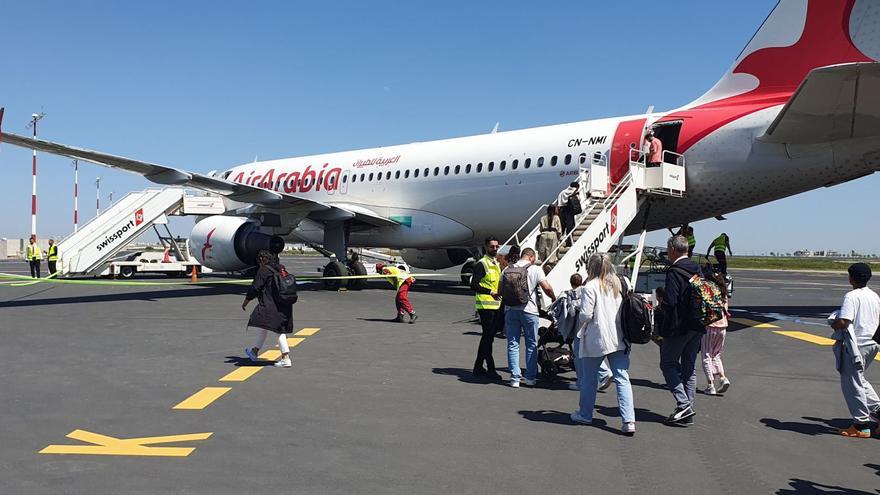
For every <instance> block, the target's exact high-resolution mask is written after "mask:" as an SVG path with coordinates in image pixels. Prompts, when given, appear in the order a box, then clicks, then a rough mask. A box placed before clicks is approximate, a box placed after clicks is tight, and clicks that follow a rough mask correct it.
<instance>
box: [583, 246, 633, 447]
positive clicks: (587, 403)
mask: <svg viewBox="0 0 880 495" xmlns="http://www.w3.org/2000/svg"><path fill="white" fill-rule="evenodd" d="M579 292H580V293H581V297H580V299H581V327H580V329H579V330H578V334H577V335H578V338H579V343H578V359H577V367H578V368H579V369H581V370H583V371H582V378H581V391H580V401H579V408H578V410H577V411H575V412H573V413H571V420H572V421H574V422H575V423H582V424H590V423H592V421H593V408H595V406H596V389H597V387H598V376H599V368H600V367H601V366H602V362H603V361H604V360H605V359H607V360H608V364H609V365H610V368H611V373H612V375H613V377H614V378H613V380H614V385H615V388H616V390H617V407H618V409H619V411H620V417H621V420H622V425H621V431H623V432H624V433H625V434H627V435H634V434H635V432H636V417H635V409H634V406H633V396H632V386H631V385H630V382H629V372H628V370H629V350H628V349H627V345H626V342H625V341H624V339H623V330H622V328H621V326H620V305H621V304H622V303H623V297H622V295H621V284H620V279H619V278H618V277H617V274H616V273H615V270H614V265H613V264H612V263H611V259H610V258H609V257H608V255H607V254H599V253H593V254H592V255H590V258H589V259H588V260H587V283H586V284H584V286H583V287H582V288H581V289H579Z"/></svg>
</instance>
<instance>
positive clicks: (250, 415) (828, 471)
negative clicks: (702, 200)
mask: <svg viewBox="0 0 880 495" xmlns="http://www.w3.org/2000/svg"><path fill="white" fill-rule="evenodd" d="M318 262H320V260H315V259H298V260H289V261H288V264H289V265H290V266H295V267H296V270H297V271H298V272H300V273H302V272H306V271H309V272H310V271H312V270H313V269H314V267H315V265H316V264H317V263H318ZM24 269H25V266H24V265H23V264H9V263H3V264H0V272H14V271H19V272H21V271H24ZM452 278H454V277H452ZM735 278H736V285H737V290H736V293H735V295H734V299H733V309H734V310H735V314H736V316H737V317H738V319H739V321H740V323H736V324H734V325H732V327H731V330H733V331H732V332H730V333H729V335H728V344H727V348H726V350H725V354H724V363H725V367H726V369H727V373H728V375H729V376H730V378H731V380H732V382H733V386H732V387H731V389H730V390H729V391H728V393H727V394H725V395H724V396H717V397H711V396H706V395H704V394H702V393H700V394H698V397H697V401H696V409H697V412H698V415H697V417H696V422H695V424H694V425H693V426H691V427H688V428H681V427H669V426H665V425H664V424H663V423H662V420H663V418H664V417H665V416H666V415H668V414H669V413H670V412H671V410H672V408H673V406H674V403H673V400H672V398H671V396H670V394H669V392H667V391H666V390H665V388H664V386H663V385H662V376H661V374H660V372H659V370H658V369H657V362H658V359H659V358H658V353H657V349H656V347H655V346H654V345H653V344H648V345H643V346H637V347H636V348H634V350H633V355H632V367H631V370H630V374H631V377H632V381H633V389H634V398H635V405H636V417H637V424H638V432H637V434H636V436H635V437H632V438H630V437H625V436H622V435H620V434H619V433H618V429H619V426H620V424H619V418H618V416H617V410H616V400H615V396H614V393H613V387H612V389H609V391H608V392H605V393H601V394H600V395H599V400H598V404H597V408H596V415H595V417H596V419H597V421H596V426H580V425H573V424H571V423H570V421H569V419H568V414H569V413H570V412H571V411H573V410H574V409H575V408H576V405H577V393H576V392H573V391H569V390H567V387H566V385H567V381H568V380H572V379H573V374H567V375H563V378H564V380H563V381H560V382H555V383H541V382H539V386H538V387H537V388H527V387H523V388H520V389H512V388H510V387H508V386H506V385H505V384H503V383H498V382H489V381H485V380H481V379H477V378H474V377H472V376H471V374H470V372H469V370H470V368H471V366H472V365H473V359H474V355H475V351H476V346H477V341H478V340H479V336H478V335H479V326H478V325H477V324H476V323H475V321H474V320H473V310H472V296H471V295H470V294H469V293H468V292H467V291H466V290H464V289H463V288H460V287H457V286H455V285H454V284H453V282H452V281H451V279H450V280H444V279H427V278H425V279H422V280H420V281H419V282H417V284H416V286H415V288H414V292H413V293H412V296H411V299H412V301H413V304H414V305H415V307H416V309H417V311H418V313H419V315H420V319H419V320H418V323H417V324H415V325H406V324H395V323H391V322H389V321H388V320H389V319H390V318H392V317H393V316H394V305H393V295H394V294H393V292H392V291H391V290H390V286H388V287H386V285H387V284H384V283H383V282H373V283H371V284H370V286H369V287H368V288H367V289H366V290H363V291H358V292H354V291H350V292H340V293H335V292H334V293H330V292H325V291H321V290H317V288H316V287H315V285H314V284H306V285H304V286H303V290H302V293H301V295H300V301H299V303H298V304H297V305H296V307H295V317H296V322H297V323H296V329H297V330H299V329H301V328H320V330H319V331H317V332H316V333H314V334H313V335H309V336H305V337H301V338H302V339H303V340H302V341H301V343H300V344H299V345H297V346H296V347H295V348H294V349H293V351H292V356H293V361H294V366H293V368H292V369H277V368H274V367H271V366H269V367H262V368H261V369H260V371H259V372H257V373H256V374H254V375H253V376H250V377H249V378H247V379H246V380H245V381H239V382H228V381H224V382H221V381H219V379H220V378H221V377H224V376H225V375H227V374H228V373H230V372H234V371H235V370H237V369H240V368H249V367H250V366H249V363H247V362H245V361H244V360H243V359H242V356H243V349H244V347H246V346H248V345H250V344H251V343H252V337H253V336H252V335H250V334H246V333H245V331H244V325H245V322H246V320H247V313H245V312H243V311H242V310H241V307H240V304H241V300H242V294H243V292H244V288H243V287H241V286H232V285H227V286H214V287H210V286H173V287H169V286H151V287H130V286H118V287H114V286H81V285H75V286H74V285H54V284H34V285H30V286H21V287H11V286H10V284H0V336H2V346H0V362H2V363H3V366H2V370H3V388H2V401H0V404H2V406H0V424H2V425H3V426H2V428H0V493H2V494H18V493H27V494H42V493H47V494H48V493H51V494H57V493H212V494H216V493H248V492H251V493H267V492H274V491H282V492H286V493H304V494H311V493H316V494H317V493H319V494H337V493H339V494H341V493H358V494H372V493H376V494H380V493H381V494H388V493H407V494H412V493H432V494H433V493H449V494H459V493H481V494H482V493H505V494H520V493H529V494H531V493H542V494H543V493H606V494H617V493H670V494H685V493H695V494H715V493H724V494H730V493H750V494H751V493H776V494H801V493H855V494H877V493H880V490H878V487H880V455H878V452H880V450H878V449H880V439H878V438H872V439H847V438H843V437H840V436H838V435H836V434H835V428H836V427H842V426H843V427H845V426H847V425H848V423H849V420H848V419H847V414H846V408H845V406H844V403H843V399H842V397H841V395H840V390H839V386H838V382H837V375H836V371H835V369H834V359H833V356H832V354H831V349H830V347H827V346H824V345H817V344H816V343H813V342H810V341H805V340H802V339H799V338H792V337H790V336H787V335H783V334H778V333H775V332H776V331H780V330H791V331H800V332H803V333H804V334H813V335H816V336H825V337H827V336H828V334H829V331H828V329H827V328H826V327H825V326H824V325H823V321H824V318H825V316H826V315H827V314H828V313H829V312H830V311H831V310H833V309H835V307H836V305H838V304H839V303H840V301H841V299H842V296H843V294H844V293H845V292H846V290H847V287H846V278H845V276H843V275H839V274H838V275H825V274H813V273H809V274H805V273H781V272H765V271H737V272H735ZM758 322H765V323H769V324H771V325H775V327H758V328H756V324H757V323H758ZM310 332H314V330H312V331H310ZM310 332H307V333H310ZM504 349H505V348H504V344H503V343H502V342H499V341H496V343H495V357H496V360H497V362H498V363H499V366H504V365H505V364H506V353H505V350H504ZM878 370H880V366H877V365H876V363H875V366H874V367H873V368H872V369H870V370H869V373H868V376H869V378H873V380H874V382H875V383H876V384H878V385H880V371H878ZM249 371H250V370H245V371H244V372H249ZM239 373H240V372H239ZM502 374H503V375H504V376H505V377H506V376H507V373H506V372H504V371H502ZM699 386H700V388H702V387H703V386H705V379H704V378H703V377H702V374H700V376H699ZM204 387H228V388H230V390H228V391H227V392H225V393H224V394H223V395H222V396H220V397H219V398H217V399H216V400H214V401H213V402H211V403H210V404H209V405H207V406H206V407H204V408H203V409H189V410H187V409H174V407H175V406H176V405H178V404H179V403H181V402H182V401H184V399H187V398H188V397H190V396H192V395H193V394H196V393H197V392H199V391H200V390H202V389H203V388H204ZM75 430H84V431H87V432H92V433H97V434H101V435H107V436H110V437H113V438H115V439H132V438H143V437H154V436H166V435H180V434H192V433H209V432H210V433H211V435H210V437H208V438H205V439H201V440H189V441H176V442H171V443H167V444H153V445H144V441H143V440H135V441H130V442H129V443H128V444H124V442H123V443H122V444H114V443H113V441H112V439H110V440H106V439H105V440H104V443H105V444H108V445H110V447H103V448H104V450H105V452H106V451H112V450H113V448H112V447H114V445H115V446H116V447H118V448H119V449H122V450H124V451H126V452H127V451H128V450H133V451H137V449H138V448H140V449H144V448H149V447H191V448H195V450H194V451H192V452H191V453H189V455H187V456H183V457H164V456H145V455H132V454H128V455H113V456H110V455H91V454H88V453H87V454H80V453H77V454H53V453H39V452H40V451H42V450H44V449H46V448H47V447H48V446H50V445H73V446H88V445H94V444H89V443H88V442H86V441H82V440H77V439H73V438H66V437H65V436H66V435H68V434H71V433H72V432H74V431H75ZM74 436H76V434H75V435H74ZM117 442H118V441H117ZM119 445H122V446H119ZM126 445H127V447H126ZM132 445H135V448H132V447H131V446H132ZM137 445H141V447H137ZM98 448H99V449H101V448H102V447H98ZM126 449H128V450H126ZM50 450H51V449H50ZM147 452H152V453H157V452H158V451H149V450H147ZM140 453H141V454H143V453H144V451H143V450H141V451H140Z"/></svg>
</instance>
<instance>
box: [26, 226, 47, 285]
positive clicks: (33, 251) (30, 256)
mask: <svg viewBox="0 0 880 495" xmlns="http://www.w3.org/2000/svg"><path fill="white" fill-rule="evenodd" d="M25 256H26V259H27V261H28V264H29V265H31V277H33V278H40V260H42V259H43V252H42V251H41V250H40V246H37V237H36V236H31V242H30V244H28V246H27V253H26V254H25Z"/></svg>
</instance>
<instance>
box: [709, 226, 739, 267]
mask: <svg viewBox="0 0 880 495" xmlns="http://www.w3.org/2000/svg"><path fill="white" fill-rule="evenodd" d="M709 251H712V252H713V254H714V255H715V259H716V260H718V270H719V271H720V272H721V273H723V274H724V275H727V253H728V252H729V253H730V255H731V256H733V250H732V249H731V248H730V237H728V236H727V234H721V235H719V236H718V237H716V238H715V240H714V241H712V243H711V244H709V249H707V250H706V257H707V258H708V257H709Z"/></svg>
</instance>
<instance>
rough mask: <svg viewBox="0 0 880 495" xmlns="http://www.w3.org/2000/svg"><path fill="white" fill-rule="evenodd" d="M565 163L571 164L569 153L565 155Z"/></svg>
mask: <svg viewBox="0 0 880 495" xmlns="http://www.w3.org/2000/svg"><path fill="white" fill-rule="evenodd" d="M553 158H556V157H555V156H554V157H553ZM565 164H566V165H570V164H571V155H565Z"/></svg>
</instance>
